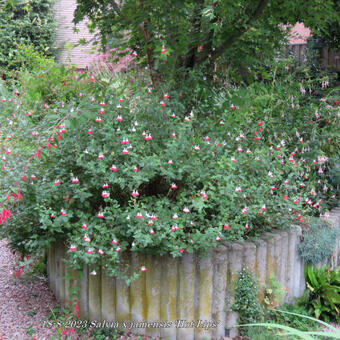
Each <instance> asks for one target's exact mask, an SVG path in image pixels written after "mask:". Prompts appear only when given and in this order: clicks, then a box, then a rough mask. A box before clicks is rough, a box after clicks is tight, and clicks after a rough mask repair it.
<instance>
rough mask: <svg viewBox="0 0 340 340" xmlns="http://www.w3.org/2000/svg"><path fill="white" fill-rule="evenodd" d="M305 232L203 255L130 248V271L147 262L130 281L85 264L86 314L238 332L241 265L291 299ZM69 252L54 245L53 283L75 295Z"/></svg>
mask: <svg viewBox="0 0 340 340" xmlns="http://www.w3.org/2000/svg"><path fill="white" fill-rule="evenodd" d="M328 219H329V220H330V221H332V222H333V223H334V224H336V225H339V224H340V210H339V209H335V210H333V211H332V213H331V214H330V215H329V217H328ZM300 235H301V229H300V228H299V227H292V228H291V230H289V231H285V232H277V233H273V234H272V233H267V234H265V235H263V237H261V238H259V239H258V240H256V241H254V242H235V243H225V244H223V245H220V246H219V247H218V248H216V249H213V250H211V251H210V252H209V254H208V256H205V257H201V256H200V255H198V254H184V255H183V256H182V257H180V258H172V257H171V256H168V255H164V256H151V255H141V254H138V255H136V254H131V255H130V256H128V255H127V256H124V257H123V259H122V261H124V263H125V264H129V265H130V268H131V270H138V269H139V268H140V267H141V266H142V265H145V266H146V267H147V268H148V270H147V271H146V272H143V273H141V275H140V276H139V278H138V279H137V280H135V281H133V282H132V284H131V285H130V286H127V285H126V284H125V281H123V280H122V279H120V278H114V277H109V276H107V275H105V270H104V269H102V270H101V271H100V272H98V271H97V275H95V276H93V275H90V272H91V270H92V269H91V268H88V267H87V266H85V267H84V270H83V273H82V278H81V279H80V280H79V285H80V291H79V294H80V296H79V310H80V317H81V318H83V319H87V320H92V321H95V322H98V323H99V321H103V320H105V321H106V322H107V324H108V325H109V324H110V323H112V324H111V325H113V326H114V327H118V328H125V329H129V327H133V328H131V329H130V330H131V331H132V332H134V333H138V334H147V335H150V336H152V337H157V336H159V337H161V338H162V339H170V340H183V339H185V340H190V339H197V340H200V339H202V340H203V339H206V340H209V339H220V338H221V337H223V336H226V335H227V336H235V335H237V328H236V327H235V325H236V324H237V319H238V316H237V313H235V312H233V311H232V310H231V305H232V304H233V293H232V292H233V290H234V288H235V281H236V280H237V275H238V274H237V273H238V271H239V270H240V269H241V268H242V267H244V266H246V267H247V268H248V269H249V270H250V271H251V272H252V273H253V274H254V276H255V277H256V278H257V280H258V282H259V285H260V293H259V298H260V299H262V298H263V296H264V288H265V285H266V284H267V285H268V284H269V283H270V280H271V279H272V277H273V275H275V277H276V279H277V280H278V282H280V284H281V285H282V287H283V288H285V289H286V291H287V295H286V297H285V301H286V302H289V301H293V297H296V296H300V295H301V294H302V292H303V290H304V289H305V281H304V275H303V274H304V263H303V262H302V261H301V259H300V258H299V255H298V250H297V247H298V244H299V242H300ZM65 256H66V248H65V246H64V245H63V244H62V243H60V242H59V243H56V244H54V245H53V246H52V247H51V248H50V249H49V252H48V276H49V283H50V287H51V289H52V290H53V291H54V293H55V295H56V297H57V298H58V299H59V300H60V301H64V299H65V298H68V297H69V296H70V283H69V282H68V281H67V280H66V279H65V276H66V274H67V272H68V270H66V268H65V263H64V261H63V258H64V257H65ZM339 260H340V242H338V244H337V246H336V247H335V250H334V257H333V260H332V266H333V267H336V266H337V265H338V262H339ZM68 275H70V273H68ZM71 275H72V273H71ZM73 277H75V275H73ZM124 322H126V323H125V324H124ZM132 323H134V324H132Z"/></svg>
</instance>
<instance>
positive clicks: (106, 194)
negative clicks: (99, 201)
mask: <svg viewBox="0 0 340 340" xmlns="http://www.w3.org/2000/svg"><path fill="white" fill-rule="evenodd" d="M102 197H103V198H108V197H110V193H109V192H108V191H103V192H102Z"/></svg>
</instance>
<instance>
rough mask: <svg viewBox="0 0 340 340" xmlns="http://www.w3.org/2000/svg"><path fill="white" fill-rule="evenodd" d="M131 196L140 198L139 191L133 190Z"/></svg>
mask: <svg viewBox="0 0 340 340" xmlns="http://www.w3.org/2000/svg"><path fill="white" fill-rule="evenodd" d="M131 196H133V197H138V196H139V192H138V190H133V191H132V193H131Z"/></svg>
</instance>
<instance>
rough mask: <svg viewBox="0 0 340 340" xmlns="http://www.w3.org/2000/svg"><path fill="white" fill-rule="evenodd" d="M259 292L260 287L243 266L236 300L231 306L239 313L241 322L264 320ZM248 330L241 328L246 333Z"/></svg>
mask: <svg viewBox="0 0 340 340" xmlns="http://www.w3.org/2000/svg"><path fill="white" fill-rule="evenodd" d="M257 294H258V287H257V283H256V281H255V280H254V278H253V276H252V274H251V273H250V272H249V271H248V270H247V269H246V268H242V270H241V271H240V272H239V277H238V279H237V282H236V288H235V302H234V304H233V305H232V307H231V308H232V310H234V311H236V312H238V313H239V320H238V323H239V324H241V325H242V324H246V323H254V322H257V321H262V319H263V314H262V308H261V305H260V303H259V301H258V299H257ZM246 331H247V329H244V328H243V327H242V328H241V334H245V333H246Z"/></svg>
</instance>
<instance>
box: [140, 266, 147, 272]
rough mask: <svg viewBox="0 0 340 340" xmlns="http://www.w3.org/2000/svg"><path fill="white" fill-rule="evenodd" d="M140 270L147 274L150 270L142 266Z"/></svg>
mask: <svg viewBox="0 0 340 340" xmlns="http://www.w3.org/2000/svg"><path fill="white" fill-rule="evenodd" d="M140 270H141V271H142V272H146V271H147V270H148V269H147V268H146V267H145V266H141V268H140Z"/></svg>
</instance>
